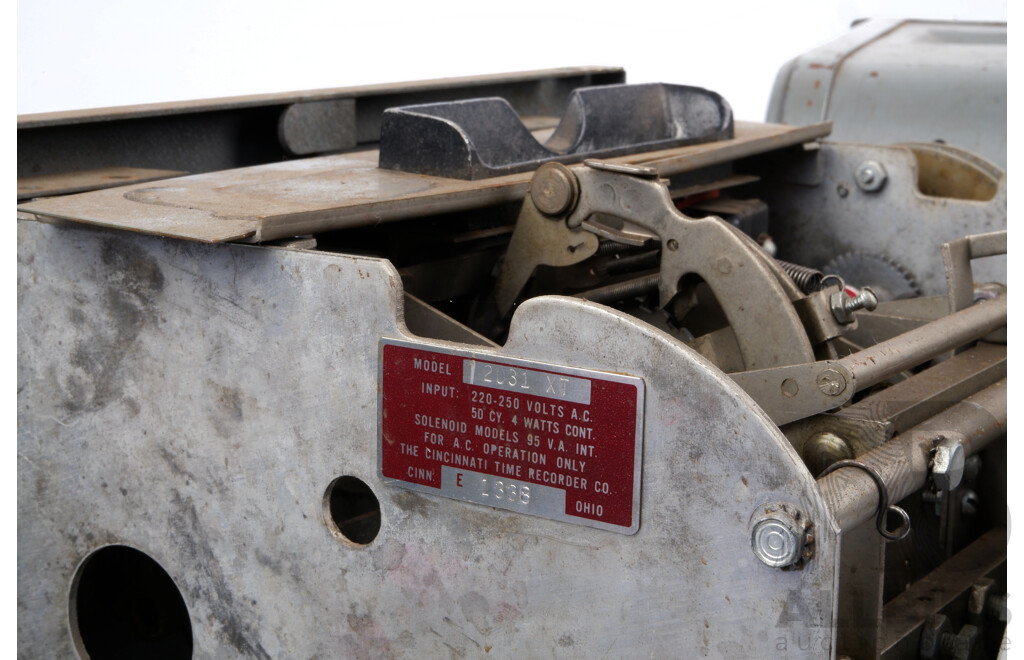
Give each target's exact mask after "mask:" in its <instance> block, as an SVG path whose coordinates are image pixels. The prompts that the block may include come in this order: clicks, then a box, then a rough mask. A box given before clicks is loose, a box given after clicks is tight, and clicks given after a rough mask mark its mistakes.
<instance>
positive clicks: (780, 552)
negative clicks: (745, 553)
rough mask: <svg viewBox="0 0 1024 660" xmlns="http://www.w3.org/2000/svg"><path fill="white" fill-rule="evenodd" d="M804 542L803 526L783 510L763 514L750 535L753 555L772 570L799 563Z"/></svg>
mask: <svg viewBox="0 0 1024 660" xmlns="http://www.w3.org/2000/svg"><path fill="white" fill-rule="evenodd" d="M805 541H806V538H805V531H804V527H803V525H801V524H800V522H799V521H798V520H797V519H796V518H795V517H794V516H793V515H792V514H790V513H789V512H788V511H786V510H784V509H779V510H777V511H771V512H770V513H767V514H765V516H764V517H763V518H762V519H761V520H759V521H758V522H757V524H756V525H754V530H753V532H751V535H750V546H751V548H753V550H754V555H755V556H756V557H757V558H758V559H760V560H761V562H762V563H763V564H765V565H766V566H771V567H772V568H783V567H786V566H792V565H793V564H795V563H797V562H798V561H800V558H801V557H802V556H803V552H804V543H805Z"/></svg>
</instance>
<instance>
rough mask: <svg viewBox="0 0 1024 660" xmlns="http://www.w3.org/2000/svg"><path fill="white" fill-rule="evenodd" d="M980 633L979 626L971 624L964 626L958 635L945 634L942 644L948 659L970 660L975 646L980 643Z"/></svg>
mask: <svg viewBox="0 0 1024 660" xmlns="http://www.w3.org/2000/svg"><path fill="white" fill-rule="evenodd" d="M979 636H980V632H979V631H978V628H977V626H972V625H971V624H969V623H968V624H966V625H964V627H963V628H961V629H960V632H958V633H957V634H955V635H954V634H953V633H944V634H943V635H942V640H941V641H940V644H941V645H942V651H943V653H944V654H945V656H946V657H947V658H952V659H953V660H969V659H970V657H971V651H973V650H974V645H975V643H976V642H977V641H978V637H979Z"/></svg>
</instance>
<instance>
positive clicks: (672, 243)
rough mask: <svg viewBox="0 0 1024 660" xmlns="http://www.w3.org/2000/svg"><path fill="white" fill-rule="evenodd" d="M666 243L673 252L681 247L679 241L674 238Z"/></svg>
mask: <svg viewBox="0 0 1024 660" xmlns="http://www.w3.org/2000/svg"><path fill="white" fill-rule="evenodd" d="M666 245H667V246H668V249H669V250H670V251H672V252H675V251H676V250H678V249H679V241H677V240H676V239H674V238H670V239H668V243H667V244H666Z"/></svg>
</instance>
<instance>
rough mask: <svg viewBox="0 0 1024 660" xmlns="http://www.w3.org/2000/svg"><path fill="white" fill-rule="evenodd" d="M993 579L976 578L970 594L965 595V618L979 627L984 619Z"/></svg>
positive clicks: (993, 584)
mask: <svg viewBox="0 0 1024 660" xmlns="http://www.w3.org/2000/svg"><path fill="white" fill-rule="evenodd" d="M995 584H996V582H995V580H993V579H992V578H985V577H983V578H978V579H977V580H976V581H975V582H974V584H972V585H971V591H970V595H969V596H968V597H967V618H968V620H969V621H970V622H971V624H972V625H974V626H977V627H978V628H979V629H980V628H981V626H982V624H984V621H985V606H986V605H987V604H988V600H989V595H990V594H991V593H992V589H993V587H995Z"/></svg>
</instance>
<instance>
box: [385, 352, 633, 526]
mask: <svg viewBox="0 0 1024 660" xmlns="http://www.w3.org/2000/svg"><path fill="white" fill-rule="evenodd" d="M380 385H381V395H380V426H379V428H380V444H379V454H378V457H379V458H378V461H379V469H380V475H381V477H382V478H383V479H386V480H391V481H393V482H394V483H397V484H398V485H401V486H403V487H405V488H410V489H412V490H418V491H422V492H428V493H434V494H438V495H445V496H447V497H452V498H455V499H459V500H463V501H467V502H475V503H477V504H484V505H487V506H491V507H499V508H503V509H509V510H512V511H518V512H520V513H525V514H530V515H535V516H541V517H544V518H551V519H554V520H561V521H565V522H571V523H575V524H578V525H586V526H588V527H598V528H601V529H608V530H611V531H615V532H620V533H623V534H634V533H636V531H637V530H638V529H639V528H640V473H641V465H642V443H643V402H644V383H643V381H642V380H641V379H640V378H636V377H634V376H625V375H622V374H612V373H605V372H601V371H593V370H588V369H577V368H574V367H563V366H557V365H551V364H546V363H541V362H533V361H529V360H520V359H517V358H508V357H498V356H495V355H493V354H490V353H482V352H475V351H466V350H460V349H454V348H448V347H437V346H427V345H424V344H418V343H414V342H409V341H403V340H395V339H382V340H381V359H380Z"/></svg>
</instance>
